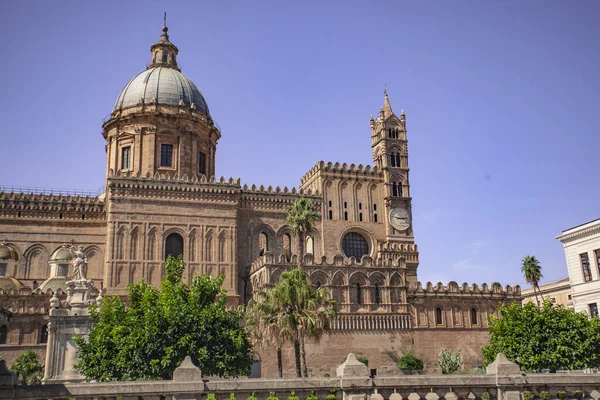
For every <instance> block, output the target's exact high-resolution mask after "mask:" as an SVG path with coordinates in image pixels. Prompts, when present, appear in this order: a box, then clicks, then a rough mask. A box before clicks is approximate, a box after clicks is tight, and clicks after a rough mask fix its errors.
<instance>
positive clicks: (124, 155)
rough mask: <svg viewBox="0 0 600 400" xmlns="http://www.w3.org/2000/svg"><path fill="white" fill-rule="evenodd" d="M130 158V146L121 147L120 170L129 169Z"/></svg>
mask: <svg viewBox="0 0 600 400" xmlns="http://www.w3.org/2000/svg"><path fill="white" fill-rule="evenodd" d="M130 158H131V146H127V147H121V169H123V170H128V169H129V160H130Z"/></svg>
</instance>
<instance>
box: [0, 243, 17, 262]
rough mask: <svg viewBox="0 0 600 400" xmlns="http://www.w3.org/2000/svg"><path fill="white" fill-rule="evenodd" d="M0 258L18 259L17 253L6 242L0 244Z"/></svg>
mask: <svg viewBox="0 0 600 400" xmlns="http://www.w3.org/2000/svg"><path fill="white" fill-rule="evenodd" d="M0 260H13V261H19V255H18V254H17V252H16V251H15V249H13V248H12V247H10V246H8V245H6V244H0Z"/></svg>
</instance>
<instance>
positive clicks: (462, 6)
mask: <svg viewBox="0 0 600 400" xmlns="http://www.w3.org/2000/svg"><path fill="white" fill-rule="evenodd" d="M163 11H168V26H169V34H170V37H171V40H172V41H173V42H174V43H175V44H176V45H177V46H178V47H179V49H180V56H179V61H180V62H181V65H182V72H183V73H184V74H186V75H187V76H188V77H190V78H191V79H192V80H193V81H194V82H195V83H196V84H197V86H198V87H199V88H200V90H201V91H202V93H203V94H204V96H205V98H206V100H207V102H208V104H209V107H210V109H211V114H212V115H213V117H214V118H215V120H216V121H217V122H218V123H219V125H220V126H221V128H222V130H223V137H222V139H221V141H220V142H219V145H218V151H217V173H218V175H224V176H226V177H229V176H234V177H241V179H242V182H243V183H248V184H252V183H256V184H265V186H266V185H269V184H271V185H273V186H275V185H287V186H297V185H298V182H299V179H300V178H301V177H302V175H303V174H304V173H305V172H306V171H307V170H309V169H310V168H311V167H312V165H313V164H314V163H315V162H317V161H318V160H325V161H332V162H336V161H339V162H347V163H356V164H359V163H361V164H371V162H372V161H371V160H372V159H371V149H370V132H369V116H370V115H371V114H373V115H377V113H378V111H379V108H380V106H381V105H382V102H383V95H382V91H383V88H384V84H387V88H388V92H389V93H390V99H391V103H392V107H393V109H394V111H396V112H398V113H399V112H400V110H401V109H402V108H403V109H404V110H405V112H406V116H407V126H408V135H409V143H410V146H409V149H410V154H409V155H410V159H409V160H410V166H411V172H410V179H411V192H412V195H413V212H414V230H415V234H416V241H417V243H418V244H419V246H420V251H421V264H420V267H419V277H420V279H421V280H423V281H426V280H433V281H438V280H442V281H444V282H447V281H448V280H456V281H458V282H459V283H461V282H463V281H467V282H469V283H471V282H478V283H481V282H491V281H500V282H502V283H510V284H515V283H523V279H522V277H521V272H520V260H521V259H522V258H523V256H525V255H527V254H531V255H535V256H536V257H538V258H539V259H540V260H541V261H542V266H543V271H544V280H543V282H548V281H551V280H558V279H560V278H563V277H566V276H567V272H566V266H565V260H564V253H563V249H562V246H561V244H560V243H559V242H558V241H557V240H555V236H557V235H558V234H560V232H561V230H563V229H567V228H569V227H571V226H574V225H578V224H580V223H583V222H586V221H589V220H592V219H595V218H598V217H600V212H599V207H598V199H599V198H600V184H599V183H600V182H599V174H598V172H599V167H598V163H599V159H600V157H599V154H600V135H599V129H598V127H597V123H598V118H597V115H598V110H599V109H600V97H599V96H600V95H599V93H600V74H599V71H600V40H599V37H600V35H599V34H600V32H599V31H600V24H599V23H598V15H600V2H597V1H584V0H580V1H571V2H567V1H490V2H487V1H475V0H473V1H414V2H401V1H366V0H365V1H333V0H328V1H316V0H308V1H295V2H292V1H239V2H237V1H201V2H200V1H189V2H176V3H175V2H148V1H144V2H133V1H113V2H108V1H95V2H93V1H86V2H82V1H69V2H67V1H60V2H49V1H38V2H32V1H23V2H10V3H5V4H4V6H3V7H2V13H3V18H2V24H0V34H1V37H2V45H3V48H4V50H3V51H2V54H3V62H2V63H1V64H0V72H2V86H1V90H0V117H1V121H2V123H1V125H0V126H1V128H0V129H2V136H1V140H2V144H1V145H0V146H1V148H2V156H1V157H0V169H1V171H2V177H1V179H0V184H7V185H22V186H42V187H60V188H79V189H89V190H96V189H97V188H98V187H100V186H101V185H103V184H104V182H103V180H104V171H105V152H104V141H103V139H102V136H101V124H102V119H103V118H104V116H105V115H107V114H108V113H109V112H110V111H111V109H112V107H113V105H114V102H115V100H116V98H117V96H118V94H119V92H120V90H121V89H122V88H123V86H124V85H125V84H126V83H127V82H128V81H129V79H131V78H132V77H133V76H134V75H136V74H137V73H138V72H140V71H142V70H143V69H144V68H145V65H146V63H147V62H148V61H149V60H150V55H149V54H150V53H149V47H150V45H151V44H152V43H154V42H155V41H157V40H158V39H159V37H160V28H161V26H162V14H163Z"/></svg>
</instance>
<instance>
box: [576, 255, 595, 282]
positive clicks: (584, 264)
mask: <svg viewBox="0 0 600 400" xmlns="http://www.w3.org/2000/svg"><path fill="white" fill-rule="evenodd" d="M579 258H580V259H581V269H582V270H583V280H584V281H585V282H588V281H591V280H592V271H591V270H590V260H589V258H588V254H587V253H583V254H580V255H579Z"/></svg>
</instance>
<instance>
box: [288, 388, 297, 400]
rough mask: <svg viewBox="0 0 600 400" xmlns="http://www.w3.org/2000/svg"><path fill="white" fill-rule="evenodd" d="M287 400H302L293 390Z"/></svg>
mask: <svg viewBox="0 0 600 400" xmlns="http://www.w3.org/2000/svg"><path fill="white" fill-rule="evenodd" d="M287 400H300V398H299V397H298V396H296V392H294V391H293V390H292V393H290V395H289V396H288V398H287Z"/></svg>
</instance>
